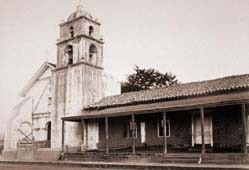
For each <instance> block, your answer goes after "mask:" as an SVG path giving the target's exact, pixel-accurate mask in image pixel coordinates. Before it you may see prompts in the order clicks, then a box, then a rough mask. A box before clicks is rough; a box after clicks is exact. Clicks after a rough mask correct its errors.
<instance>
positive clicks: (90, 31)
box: [89, 26, 94, 36]
mask: <svg viewBox="0 0 249 170" xmlns="http://www.w3.org/2000/svg"><path fill="white" fill-rule="evenodd" d="M93 32H94V28H93V26H90V27H89V36H92V34H93Z"/></svg>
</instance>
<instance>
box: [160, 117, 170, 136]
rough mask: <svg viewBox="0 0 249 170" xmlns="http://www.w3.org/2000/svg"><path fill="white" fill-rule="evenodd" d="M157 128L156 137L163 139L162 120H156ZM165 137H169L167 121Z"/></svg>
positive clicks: (167, 123) (168, 123)
mask: <svg viewBox="0 0 249 170" xmlns="http://www.w3.org/2000/svg"><path fill="white" fill-rule="evenodd" d="M157 127H158V137H163V120H158V122H157ZM166 136H167V137H170V122H169V120H167V121H166Z"/></svg>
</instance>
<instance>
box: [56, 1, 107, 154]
mask: <svg viewBox="0 0 249 170" xmlns="http://www.w3.org/2000/svg"><path fill="white" fill-rule="evenodd" d="M100 25H101V24H100V23H99V22H98V20H96V19H94V18H93V17H92V15H91V14H90V13H88V12H87V11H86V10H84V9H83V7H82V6H78V7H77V10H76V11H75V12H73V13H72V14H71V15H70V16H69V17H68V19H67V20H66V21H64V22H62V23H61V24H60V25H59V26H60V37H59V39H58V41H57V67H56V69H55V70H54V71H53V81H54V93H53V94H54V98H53V111H52V139H51V147H52V148H54V149H55V148H59V149H60V148H61V136H62V120H61V118H62V117H64V116H69V115H80V114H82V109H83V107H84V106H86V105H88V104H90V103H93V102H96V101H97V100H99V99H100V98H102V97H104V95H105V92H104V91H105V88H106V86H105V81H104V78H105V77H104V74H103V44H104V43H103V41H102V38H101V34H100ZM80 143H81V134H80V125H79V123H68V124H66V126H65V145H68V147H69V148H70V147H71V148H77V147H79V146H80Z"/></svg>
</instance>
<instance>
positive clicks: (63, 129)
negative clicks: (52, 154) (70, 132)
mask: <svg viewBox="0 0 249 170" xmlns="http://www.w3.org/2000/svg"><path fill="white" fill-rule="evenodd" d="M64 132H65V121H64V120H62V132H61V133H62V135H61V137H62V140H61V150H62V153H64V139H65V134H64Z"/></svg>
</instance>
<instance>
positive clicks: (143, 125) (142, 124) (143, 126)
mask: <svg viewBox="0 0 249 170" xmlns="http://www.w3.org/2000/svg"><path fill="white" fill-rule="evenodd" d="M140 128H141V143H145V142H146V131H145V122H140Z"/></svg>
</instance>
